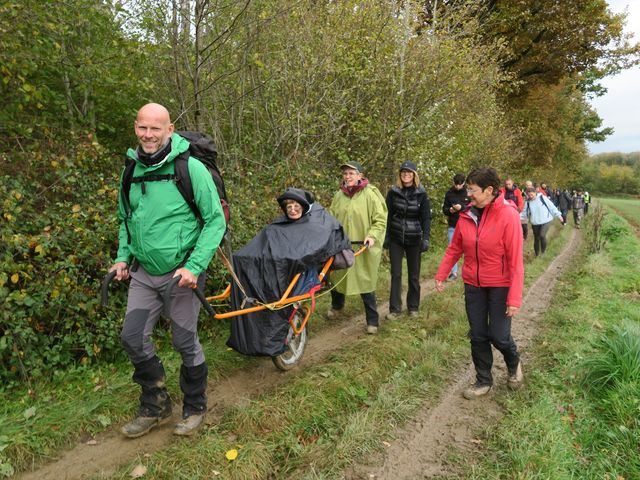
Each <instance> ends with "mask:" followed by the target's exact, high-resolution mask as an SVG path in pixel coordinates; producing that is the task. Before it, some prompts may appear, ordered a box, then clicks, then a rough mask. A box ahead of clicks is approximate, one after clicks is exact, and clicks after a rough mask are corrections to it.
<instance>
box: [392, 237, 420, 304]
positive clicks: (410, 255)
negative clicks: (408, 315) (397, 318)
mask: <svg viewBox="0 0 640 480" xmlns="http://www.w3.org/2000/svg"><path fill="white" fill-rule="evenodd" d="M405 254H406V256H407V274H408V277H409V285H408V289H407V310H409V311H410V312H412V311H415V312H417V311H418V309H419V308H420V260H421V258H422V256H421V252H420V245H411V246H404V245H400V244H398V243H394V242H391V243H390V244H389V258H390V259H391V293H390V295H389V311H390V312H392V313H400V311H402V299H401V296H402V259H403V257H404V256H405Z"/></svg>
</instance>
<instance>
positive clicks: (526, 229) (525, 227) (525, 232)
mask: <svg viewBox="0 0 640 480" xmlns="http://www.w3.org/2000/svg"><path fill="white" fill-rule="evenodd" d="M528 236H529V224H528V223H523V224H522V238H524V239H525V240H526V239H527V237H528Z"/></svg>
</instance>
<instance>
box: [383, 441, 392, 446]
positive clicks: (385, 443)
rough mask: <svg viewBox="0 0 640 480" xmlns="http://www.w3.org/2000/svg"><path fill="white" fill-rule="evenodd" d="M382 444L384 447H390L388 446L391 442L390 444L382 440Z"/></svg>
mask: <svg viewBox="0 0 640 480" xmlns="http://www.w3.org/2000/svg"><path fill="white" fill-rule="evenodd" d="M382 444H383V445H384V446H385V447H390V446H391V444H390V443H389V442H382Z"/></svg>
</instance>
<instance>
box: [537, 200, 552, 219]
mask: <svg viewBox="0 0 640 480" xmlns="http://www.w3.org/2000/svg"><path fill="white" fill-rule="evenodd" d="M540 201H542V204H543V205H544V206H545V207H547V211H548V212H549V215H551V216H552V217H553V213H551V209H550V208H549V205H547V202H545V201H544V195H540Z"/></svg>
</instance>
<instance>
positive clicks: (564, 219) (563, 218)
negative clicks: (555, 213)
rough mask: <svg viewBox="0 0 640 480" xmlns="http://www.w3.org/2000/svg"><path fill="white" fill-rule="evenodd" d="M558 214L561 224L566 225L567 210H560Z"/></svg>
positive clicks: (567, 218)
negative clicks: (559, 214) (560, 217)
mask: <svg viewBox="0 0 640 480" xmlns="http://www.w3.org/2000/svg"><path fill="white" fill-rule="evenodd" d="M560 213H561V214H562V224H563V225H566V224H567V221H568V220H569V210H560Z"/></svg>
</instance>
